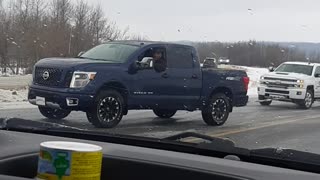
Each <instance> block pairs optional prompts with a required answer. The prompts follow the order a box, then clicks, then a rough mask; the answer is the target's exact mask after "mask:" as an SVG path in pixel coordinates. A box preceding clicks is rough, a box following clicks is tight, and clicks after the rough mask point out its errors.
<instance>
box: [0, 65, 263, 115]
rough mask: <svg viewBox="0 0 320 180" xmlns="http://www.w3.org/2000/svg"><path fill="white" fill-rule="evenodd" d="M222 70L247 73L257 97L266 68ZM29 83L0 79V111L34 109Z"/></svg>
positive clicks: (20, 78)
mask: <svg viewBox="0 0 320 180" xmlns="http://www.w3.org/2000/svg"><path fill="white" fill-rule="evenodd" d="M222 68H232V69H240V70H244V71H246V72H247V74H248V76H249V78H250V83H249V91H248V95H249V96H250V97H256V96H257V84H258V81H259V79H260V76H261V75H263V74H265V73H267V72H268V69H266V68H257V67H246V66H228V67H222ZM30 82H31V75H12V76H9V77H0V109H11V108H17V107H18V108H32V107H35V106H33V105H30V104H29V103H28V102H27V96H28V88H27V86H28V84H29V83H30Z"/></svg>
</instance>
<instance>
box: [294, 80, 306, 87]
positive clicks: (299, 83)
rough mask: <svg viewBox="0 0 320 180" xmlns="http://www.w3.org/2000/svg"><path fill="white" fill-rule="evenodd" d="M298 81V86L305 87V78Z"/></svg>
mask: <svg viewBox="0 0 320 180" xmlns="http://www.w3.org/2000/svg"><path fill="white" fill-rule="evenodd" d="M297 83H298V85H296V87H299V88H303V84H304V80H297Z"/></svg>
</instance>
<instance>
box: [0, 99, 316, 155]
mask: <svg viewBox="0 0 320 180" xmlns="http://www.w3.org/2000/svg"><path fill="white" fill-rule="evenodd" d="M255 101H256V99H251V100H250V102H249V103H248V105H247V106H246V107H241V108H235V109H234V112H233V113H231V114H230V117H229V119H228V121H227V122H226V124H224V125H223V126H219V127H210V126H207V125H206V124H205V123H204V122H203V121H202V118H201V113H200V112H184V111H181V112H178V113H177V114H176V115H175V116H174V117H173V118H171V119H159V118H157V117H156V116H155V115H154V114H153V113H152V111H149V110H141V111H129V114H128V115H127V116H125V117H124V118H123V120H122V122H121V123H120V124H119V125H118V126H117V127H116V128H113V129H97V128H94V127H93V126H92V125H91V124H90V123H89V122H88V121H87V119H86V116H85V113H82V112H72V113H71V115H70V116H68V117H67V118H66V119H65V120H62V121H51V122H55V123H60V124H64V125H69V126H74V127H78V128H83V129H90V130H95V131H103V132H109V133H117V134H129V135H137V136H148V137H156V138H161V137H166V136H170V135H174V134H177V133H181V132H185V131H192V132H198V133H202V134H207V135H210V136H215V137H224V138H230V139H231V140H233V141H234V142H235V143H236V145H237V146H239V147H246V148H251V149H252V148H263V147H282V148H293V149H297V150H303V151H309V152H315V153H320V131H319V130H320V103H318V102H316V103H315V104H314V106H313V108H312V109H310V110H301V109H299V108H298V107H297V106H296V105H295V104H291V103H282V102H273V103H272V105H271V106H269V107H264V106H260V105H259V103H257V102H255ZM0 117H20V118H24V119H31V120H37V121H49V120H47V119H45V118H43V117H42V116H41V114H40V113H39V112H38V109H37V108H28V109H7V110H4V109H2V110H0ZM187 141H196V139H189V140H187Z"/></svg>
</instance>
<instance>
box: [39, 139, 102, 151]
mask: <svg viewBox="0 0 320 180" xmlns="http://www.w3.org/2000/svg"><path fill="white" fill-rule="evenodd" d="M40 146H41V147H44V148H50V149H59V150H68V151H76V152H96V151H101V150H102V147H100V146H97V145H93V144H87V143H79V142H68V141H46V142H42V143H41V144H40Z"/></svg>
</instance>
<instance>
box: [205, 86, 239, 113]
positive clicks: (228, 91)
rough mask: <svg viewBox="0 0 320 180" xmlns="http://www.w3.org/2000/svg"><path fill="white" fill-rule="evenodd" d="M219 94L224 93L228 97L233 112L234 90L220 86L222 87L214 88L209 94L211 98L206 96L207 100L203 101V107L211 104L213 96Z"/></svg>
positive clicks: (230, 109)
mask: <svg viewBox="0 0 320 180" xmlns="http://www.w3.org/2000/svg"><path fill="white" fill-rule="evenodd" d="M218 93H223V94H225V95H226V96H227V97H228V99H229V103H230V107H229V111H230V112H232V110H233V106H232V104H233V102H232V101H233V93H232V90H231V89H230V88H228V87H223V86H220V87H216V88H214V89H213V90H212V91H211V92H208V95H209V96H206V98H204V99H203V105H204V106H206V105H208V104H209V103H210V100H211V98H212V96H214V95H215V94H218Z"/></svg>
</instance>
